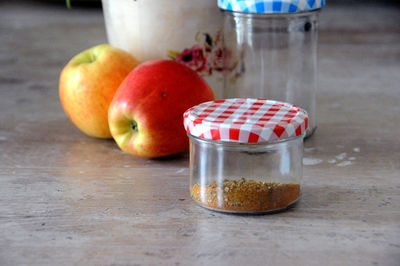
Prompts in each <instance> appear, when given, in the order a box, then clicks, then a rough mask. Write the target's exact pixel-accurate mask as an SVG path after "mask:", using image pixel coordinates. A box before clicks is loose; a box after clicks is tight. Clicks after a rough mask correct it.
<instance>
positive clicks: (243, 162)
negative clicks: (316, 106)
mask: <svg viewBox="0 0 400 266" xmlns="http://www.w3.org/2000/svg"><path fill="white" fill-rule="evenodd" d="M184 124H185V128H186V130H187V132H188V136H189V140H190V193H191V197H192V198H193V199H194V200H195V202H197V203H198V204H200V205H201V206H203V207H206V208H209V209H212V210H216V211H222V212H233V213H268V212H274V211H279V210H283V209H286V208H288V207H290V206H291V205H293V204H294V203H295V202H297V201H298V199H299V198H300V189H301V179H302V169H303V168H302V167H303V164H302V160H303V138H304V136H305V132H306V129H307V126H308V117H307V114H306V112H305V111H304V110H302V109H300V108H298V107H296V106H293V105H290V104H287V103H281V102H276V101H268V100H263V99H227V100H219V101H213V102H207V103H203V104H200V105H197V106H195V107H193V108H191V109H189V110H188V111H186V113H185V115H184Z"/></svg>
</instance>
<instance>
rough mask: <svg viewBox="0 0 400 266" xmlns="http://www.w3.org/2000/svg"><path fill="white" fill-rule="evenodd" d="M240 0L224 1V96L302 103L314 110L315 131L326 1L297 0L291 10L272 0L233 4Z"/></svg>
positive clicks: (221, 5)
mask: <svg viewBox="0 0 400 266" xmlns="http://www.w3.org/2000/svg"><path fill="white" fill-rule="evenodd" d="M235 2H239V1H237V0H225V1H222V0H220V1H219V6H220V8H222V9H223V10H224V11H223V14H224V26H223V39H224V47H226V49H227V52H226V60H225V75H224V92H223V97H224V98H235V97H251V98H266V99H274V100H279V101H284V102H289V103H292V104H296V105H298V106H300V107H302V108H304V109H305V110H307V112H308V115H309V118H310V127H309V129H308V131H307V136H309V135H311V134H312V132H313V131H314V130H315V128H316V117H315V115H316V114H315V108H316V90H317V86H318V85H317V70H318V67H317V47H318V13H319V9H318V8H320V7H322V6H323V5H324V2H323V1H313V2H314V5H313V6H310V5H309V6H307V5H304V6H302V8H301V7H300V5H301V2H306V1H292V2H293V3H295V2H297V4H298V5H299V6H297V8H292V9H290V6H288V8H287V9H286V10H285V9H283V4H282V6H281V7H282V8H280V9H279V8H275V9H273V4H272V3H271V2H273V1H270V0H264V1H263V0H261V1H260V0H258V1H256V0H253V1H248V2H249V3H251V2H255V3H256V2H257V4H260V3H264V4H265V8H263V9H256V8H251V7H247V9H246V8H245V7H243V6H235V5H233V7H232V6H228V5H227V3H233V4H235ZM274 2H279V1H274ZM286 2H290V1H286ZM267 5H269V6H270V7H271V9H270V10H269V9H268V8H267ZM226 9H228V10H226ZM229 9H230V10H229Z"/></svg>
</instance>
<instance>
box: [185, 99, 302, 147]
mask: <svg viewBox="0 0 400 266" xmlns="http://www.w3.org/2000/svg"><path fill="white" fill-rule="evenodd" d="M183 118H184V127H185V129H186V131H187V132H188V133H189V134H190V135H193V136H195V137H199V138H202V139H208V140H220V141H228V142H237V143H262V142H273V141H278V140H284V139H288V138H292V137H296V136H300V135H302V134H303V133H305V132H306V130H307V128H308V115H307V112H306V111H304V110H303V109H300V108H299V107H297V106H296V105H292V104H289V103H283V102H278V101H272V100H265V99H240V98H235V99H226V100H216V101H211V102H205V103H202V104H199V105H196V106H194V107H192V108H189V109H188V110H187V111H186V112H185V113H184V114H183Z"/></svg>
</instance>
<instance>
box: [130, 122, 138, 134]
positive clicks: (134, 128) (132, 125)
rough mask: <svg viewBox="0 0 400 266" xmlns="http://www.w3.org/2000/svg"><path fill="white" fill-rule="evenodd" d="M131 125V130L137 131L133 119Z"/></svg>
mask: <svg viewBox="0 0 400 266" xmlns="http://www.w3.org/2000/svg"><path fill="white" fill-rule="evenodd" d="M131 127H132V130H133V131H135V132H138V125H137V123H136V121H135V120H132V123H131Z"/></svg>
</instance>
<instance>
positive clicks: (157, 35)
mask: <svg viewBox="0 0 400 266" xmlns="http://www.w3.org/2000/svg"><path fill="white" fill-rule="evenodd" d="M102 3H103V12H104V19H105V24H106V30H107V37H108V41H109V43H110V44H111V45H113V46H116V47H119V48H121V49H124V50H126V51H128V52H130V53H131V54H132V55H134V56H135V57H136V58H137V59H138V60H140V61H146V60H153V59H171V60H175V61H177V62H179V63H182V64H184V65H186V66H188V67H190V68H191V69H193V70H194V71H196V72H197V73H199V74H200V75H201V76H202V77H203V78H204V79H205V80H206V81H207V82H208V84H209V85H210V87H211V88H212V89H213V91H214V94H215V96H216V97H217V98H221V97H222V89H223V75H222V71H223V60H222V59H221V58H222V54H221V50H222V14H221V12H220V10H219V9H218V6H217V4H216V1H215V0H201V1H196V3H195V4H193V1H188V0H173V1H171V0H129V1H128V0H112V1H111V0H102Z"/></svg>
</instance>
